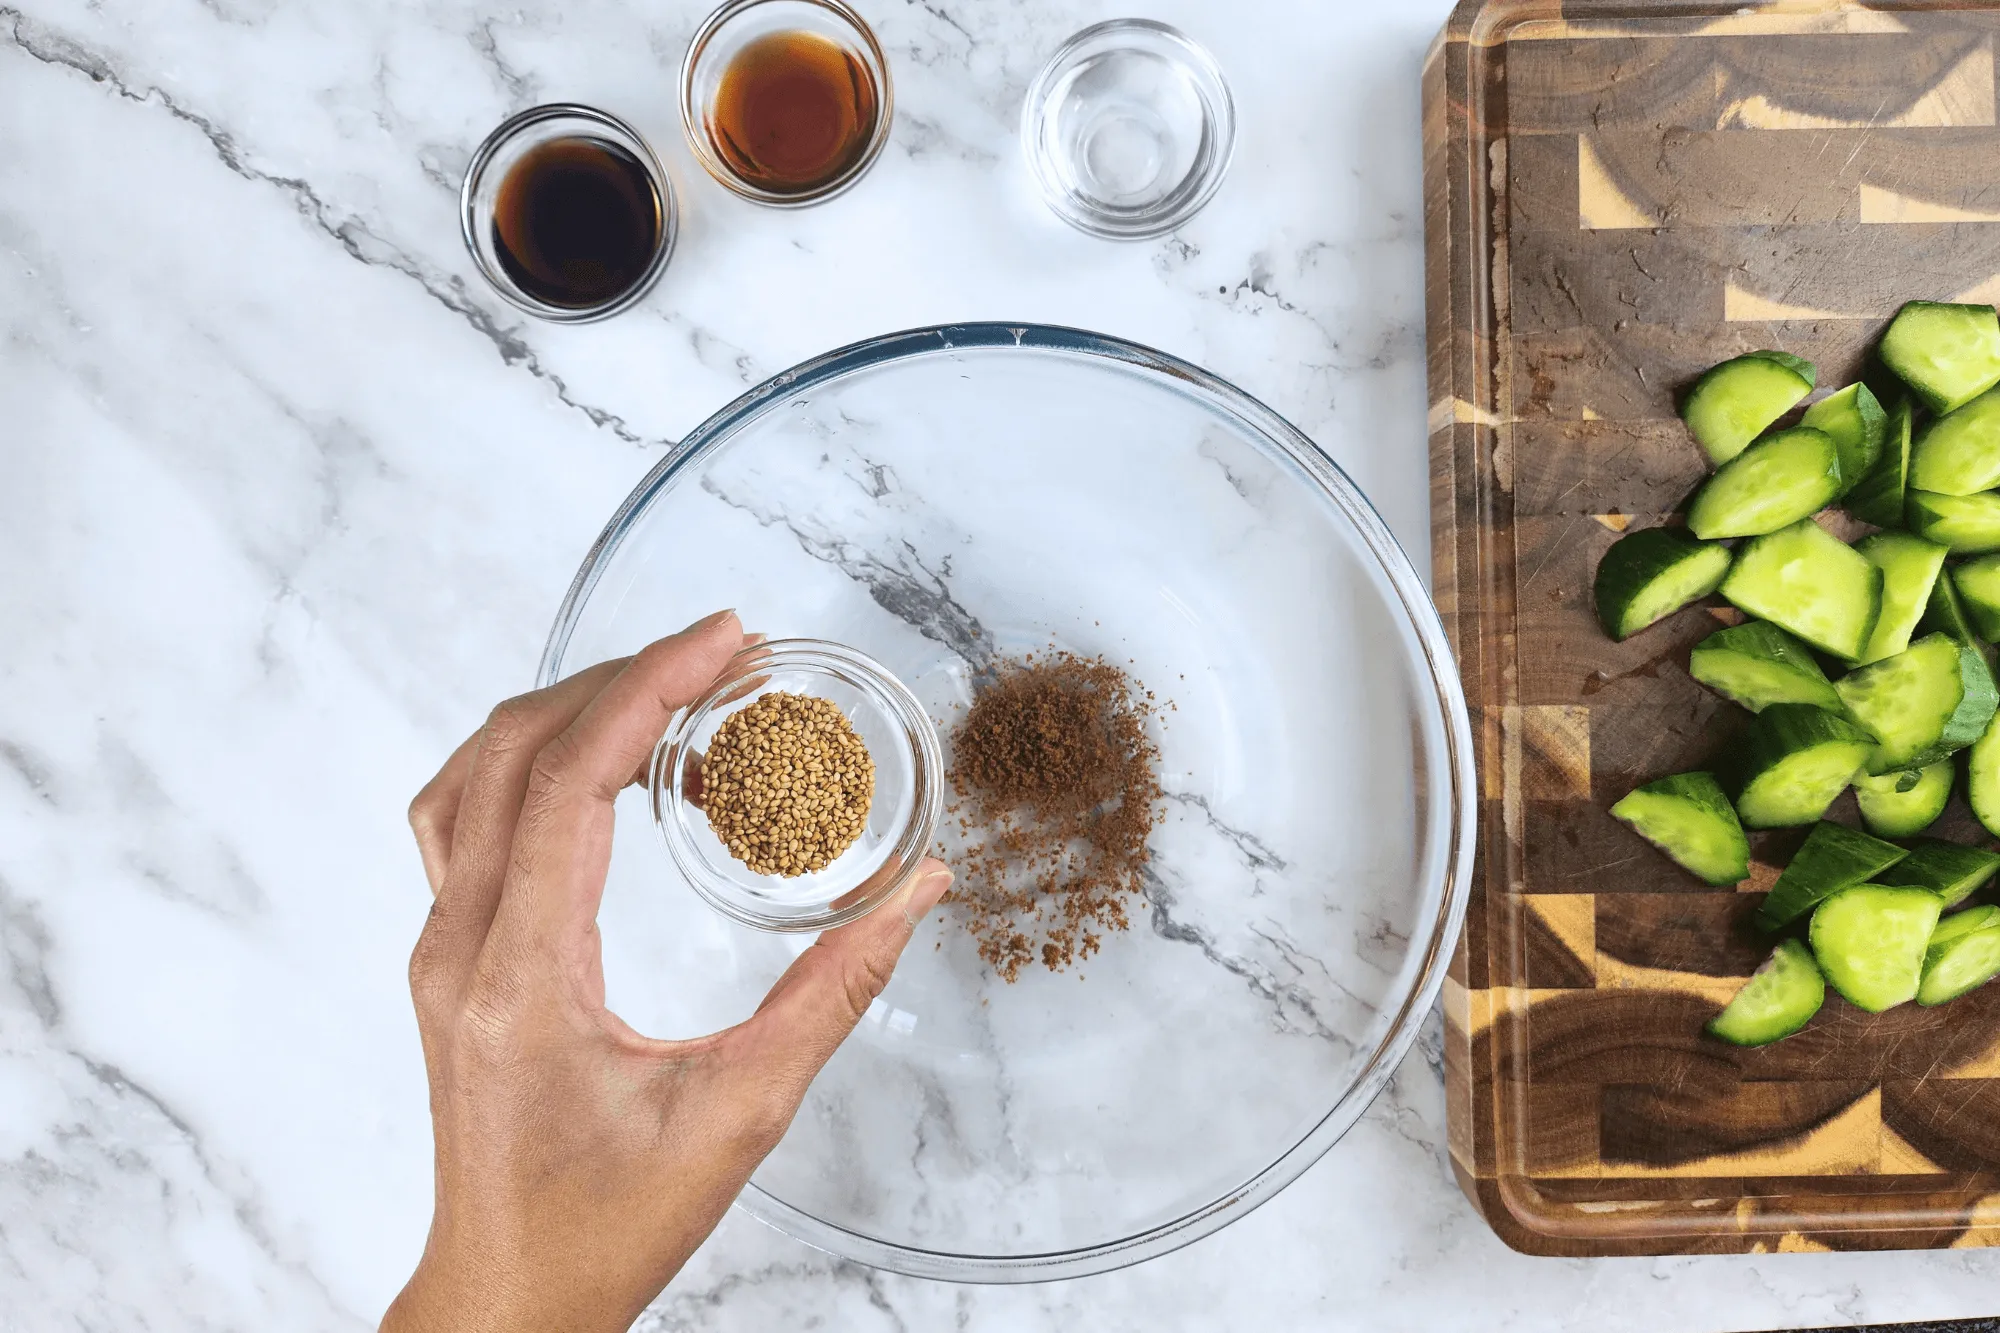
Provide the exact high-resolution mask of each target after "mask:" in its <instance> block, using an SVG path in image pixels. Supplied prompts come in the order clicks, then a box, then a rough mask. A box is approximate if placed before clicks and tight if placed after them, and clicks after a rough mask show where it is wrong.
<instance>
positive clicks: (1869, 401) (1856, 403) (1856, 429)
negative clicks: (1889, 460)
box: [1799, 383, 1889, 495]
mask: <svg viewBox="0 0 2000 1333" xmlns="http://www.w3.org/2000/svg"><path fill="white" fill-rule="evenodd" d="M1799 424H1800V425H1801V426H1811V427H1812V428H1813V429H1815V430H1823V431H1825V432H1826V433H1827V434H1828V435H1831V436H1832V437H1833V446H1834V448H1836V449H1838V450H1839V451H1840V493H1841V494H1842V495H1845V494H1847V492H1849V491H1851V490H1853V489H1854V488H1855V487H1856V486H1858V485H1860V484H1861V479H1862V478H1863V477H1865V476H1867V475H1868V474H1869V473H1870V472H1872V471H1873V470H1874V468H1875V465H1876V464H1877V463H1879V462H1881V461H1882V444H1883V442H1884V441H1885V440H1887V439H1888V437H1889V414H1888V413H1887V412H1884V411H1883V410H1882V404H1881V403H1879V402H1877V401H1876V399H1875V395H1874V394H1873V393H1871V392H1870V391H1869V389H1868V386H1867V385H1865V384H1859V383H1856V384H1850V385H1848V386H1847V387H1846V388H1845V389H1840V390H1837V391H1836V392H1834V393H1831V394H1829V395H1827V396H1826V397H1824V398H1822V399H1820V400H1819V401H1818V402H1816V403H1814V404H1813V405H1812V406H1811V407H1808V408H1807V409H1806V414H1805V415H1804V416H1803V417H1800V418H1799Z"/></svg>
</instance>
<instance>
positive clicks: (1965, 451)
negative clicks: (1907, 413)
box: [1910, 389, 2000, 495]
mask: <svg viewBox="0 0 2000 1333" xmlns="http://www.w3.org/2000/svg"><path fill="white" fill-rule="evenodd" d="M1995 486H2000V391H1996V390H1993V389H1988V390H1987V391H1986V392H1985V393H1982V394H1980V395H1979V396H1978V397H1977V398H1975V399H1973V400H1972V401H1971V402H1969V403H1967V404H1966V405H1965V406H1964V407H1961V408H1959V409H1958V410H1957V411H1955V412H1952V413H1951V414H1949V415H1948V416H1942V417H1938V418H1937V419H1936V420H1934V421H1932V422H1931V423H1930V424H1929V425H1928V426H1925V427H1924V428H1923V430H1921V431H1919V432H1918V433H1917V436H1916V438H1915V440H1913V441H1912V442H1911V445H1910V487H1911V489H1912V490H1919V491H1932V492H1935V493H1936V494H1939V495H1976V494H1977V493H1979V492H1980V491H1990V490H1992V489H1993V488H1994V487H1995Z"/></svg>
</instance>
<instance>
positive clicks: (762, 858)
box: [648, 639, 944, 931]
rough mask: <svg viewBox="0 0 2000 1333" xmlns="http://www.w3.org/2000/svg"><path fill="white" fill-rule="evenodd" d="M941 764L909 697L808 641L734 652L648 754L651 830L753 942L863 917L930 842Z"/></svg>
mask: <svg viewBox="0 0 2000 1333" xmlns="http://www.w3.org/2000/svg"><path fill="white" fill-rule="evenodd" d="M943 786H944V760H943V754H942V750H941V747H940V745H939V742H938V735H937V729H936V728H935V727H934V726H933V725H932V723H931V720H930V717H929V715H928V714H927V713H926V712H925V711H924V709H923V706H922V705H921V704H919V703H918V702H917V700H916V697H915V696H914V695H912V694H911V693H910V691H909V690H908V689H907V688H905V686H904V685H903V683H902V682H901V681H899V680H897V679H896V678H895V677H894V676H893V675H891V674H890V673H889V672H888V670H887V669H885V668H884V667H883V666H882V665H881V664H880V663H879V662H877V661H875V660H874V659H873V658H871V657H869V656H867V655H866V654H864V653H859V652H856V651H855V650H854V649H852V648H848V647H845V646H844V645H841V644H837V643H828V642H825V641H822V640H817V639H778V640H773V641H771V642H769V643H764V644H759V645H757V646H755V647H752V648H746V649H744V650H743V651H742V652H741V653H738V654H737V655H736V657H735V658H734V659H733V660H732V661H731V662H730V664H729V665H728V667H726V668H725V669H724V670H723V672H722V674H721V675H720V676H718V677H717V678H716V680H715V682H714V683H713V684H712V685H710V686H709V688H708V690H707V692H706V693H704V694H703V695H702V696H701V697H700V698H699V699H697V700H695V701H694V702H693V703H692V704H689V705H688V706H687V707H686V708H684V709H682V710H681V711H680V712H678V713H676V714H675V715H674V718H673V721H672V722H671V723H670V724H669V725H668V727H667V732H666V735H664V736H662V737H661V738H660V743H659V745H658V746H657V747H656V748H655V749H654V751H653V763H652V768H651V771H650V774H649V780H648V787H649V791H650V796H651V802H652V807H653V822H654V824H655V825H656V826H657V827H658V828H659V830H660V836H661V838H662V839H663V840H664V841H665V843H666V845H667V854H668V855H669V856H670V857H671V858H672V860H673V863H674V866H675V868H676V869H677V870H679V872H680V873H681V875H682V876H683V877H684V878H685V879H686V880H687V882H688V884H689V885H690V886H691V887H693V889H694V891H695V892H696V893H698V894H700V895H701V897H702V898H703V899H704V900H706V901H707V902H708V903H709V905H710V906H712V907H714V908H715V909H716V910H717V911H720V912H722V913H723V914H724V915H726V916H729V917H732V918H734V919H735V920H737V921H740V922H742V923H744V924H745V925H749V926H755V927H757V928H759V929H762V930H779V931H808V930H815V931H816V930H825V929H828V928H830V927H832V926H837V925H840V924H842V923H843V922H847V921H852V920H854V919H855V918H857V917H860V916H864V915H866V914H867V913H868V912H870V911H873V910H874V909H875V908H876V907H877V906H879V905H880V904H882V903H883V902H885V901H887V900H888V899H890V898H892V897H894V896H895V895H896V893H897V892H898V891H899V890H900V889H902V887H903V886H904V885H905V884H906V883H907V882H908V881H909V878H910V876H911V875H912V874H914V873H915V871H916V867H917V863H918V862H920V861H921V860H922V859H923V858H924V855H925V852H926V849H928V848H929V846H930V844H931V839H932V835H933V833H934V832H935V830H936V827H937V821H938V817H939V809H940V807H941V805H942V801H943V796H942V793H943Z"/></svg>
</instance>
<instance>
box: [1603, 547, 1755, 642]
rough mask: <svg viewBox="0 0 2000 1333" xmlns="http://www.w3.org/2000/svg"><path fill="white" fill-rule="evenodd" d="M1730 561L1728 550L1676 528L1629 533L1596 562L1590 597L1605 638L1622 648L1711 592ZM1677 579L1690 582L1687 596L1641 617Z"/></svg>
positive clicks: (1723, 574)
mask: <svg viewBox="0 0 2000 1333" xmlns="http://www.w3.org/2000/svg"><path fill="white" fill-rule="evenodd" d="M1730 559H1731V557H1730V552H1729V548H1728V547H1725V546H1717V545H1714V544H1713V543H1709V542H1701V541H1696V540H1695V539H1694V538H1693V537H1690V536H1688V535H1687V534H1686V533H1685V532H1682V531H1680V530H1678V529H1676V528H1642V529H1640V530H1639V531H1638V532H1628V533H1626V534H1625V535H1624V536H1623V537H1620V538H1619V539H1618V540H1617V541H1615V542H1613V543H1612V544H1611V548H1610V549H1609V550H1607V551H1606V552H1605V553H1604V557H1603V559H1601V560H1599V561H1598V562H1597V580H1596V583H1595V585H1594V588H1593V592H1594V596H1595V598H1596V603H1597V619H1598V623H1599V624H1600V625H1602V626H1603V627H1604V632H1605V633H1606V634H1608V635H1610V636H1611V637H1612V638H1614V639H1617V640H1619V641H1620V642H1623V641H1624V640H1626V639H1629V638H1631V637H1632V636H1633V635H1634V634H1637V633H1638V632H1639V631H1640V630H1642V629H1646V628H1647V627H1649V626H1651V625H1656V624H1658V623H1659V622H1660V621H1662V620H1665V619H1666V618H1667V617H1668V616H1670V615H1672V614H1673V613H1674V612H1675V611H1678V610H1680V609H1681V607H1683V606H1687V605H1688V604H1689V603H1691V602H1694V601H1697V600H1699V599H1700V598H1703V597H1706V596H1708V595H1709V594H1710V593H1712V592H1714V591H1715V590H1716V588H1717V587H1718V586H1719V585H1720V584H1721V583H1722V580H1723V578H1724V577H1725V576H1726V575H1727V574H1728V573H1729V565H1730ZM1679 574H1686V575H1687V576H1689V577H1690V578H1691V579H1693V583H1692V584H1691V588H1692V591H1691V595H1689V596H1687V597H1685V598H1682V599H1680V600H1678V601H1677V602H1676V603H1675V604H1674V605H1671V606H1667V607H1666V608H1665V609H1663V610H1660V611H1658V613H1657V614H1654V615H1651V616H1650V617H1647V616H1643V615H1642V614H1641V612H1642V611H1643V605H1644V602H1645V601H1646V600H1647V598H1648V595H1649V594H1651V593H1653V592H1655V591H1656V590H1657V589H1658V587H1659V585H1660V584H1661V583H1662V582H1664V581H1667V580H1669V579H1671V578H1673V577H1674V576H1676V575H1679ZM1711 575H1712V577H1711Z"/></svg>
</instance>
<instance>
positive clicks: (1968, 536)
mask: <svg viewBox="0 0 2000 1333" xmlns="http://www.w3.org/2000/svg"><path fill="white" fill-rule="evenodd" d="M1903 517H1904V521H1905V522H1906V523H1907V524H1908V526H1909V529H1910V531H1911V532H1914V533H1916V534H1917V535H1918V536H1919V537H1922V538H1923V539H1924V540H1925V541H1932V542H1936V543H1937V544H1938V545H1940V546H1942V547H1944V548H1945V549H1946V550H1948V551H1950V552H1951V553H1952V554H1953V555H1985V554H1986V553H1987V552H1989V551H2000V495H1995V494H1994V493H1993V492H1992V491H1981V492H1980V493H1979V494H1977V495H1936V494H1933V493H1932V492H1930V491H1918V490H1911V491H1909V492H1907V493H1905V495H1904V497H1903Z"/></svg>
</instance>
